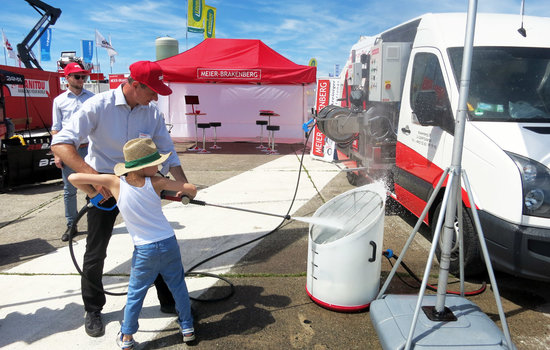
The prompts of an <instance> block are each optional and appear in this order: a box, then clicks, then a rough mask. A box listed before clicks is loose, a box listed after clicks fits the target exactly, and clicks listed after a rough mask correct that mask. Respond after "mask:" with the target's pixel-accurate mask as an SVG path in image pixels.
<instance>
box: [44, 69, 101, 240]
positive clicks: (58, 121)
mask: <svg viewBox="0 0 550 350" xmlns="http://www.w3.org/2000/svg"><path fill="white" fill-rule="evenodd" d="M63 73H64V74H65V79H67V91H65V92H64V93H62V94H61V95H59V96H57V97H56V98H55V99H54V100H53V109H52V130H51V133H52V135H55V134H57V133H58V132H59V131H61V130H62V129H63V128H64V127H65V126H66V125H67V124H68V123H69V120H70V119H71V116H72V115H73V114H74V113H76V111H78V110H79V109H80V106H82V103H84V101H86V100H87V99H89V98H90V97H92V96H93V95H94V94H93V93H92V92H91V91H88V90H86V89H84V82H85V81H86V79H87V78H88V74H89V72H88V71H87V70H85V69H84V68H82V67H81V66H80V65H79V64H78V63H76V62H71V63H69V64H68V65H67V66H65V69H64V70H63ZM78 154H79V155H80V156H81V157H82V158H84V157H85V156H86V154H88V142H87V141H85V142H83V143H82V144H80V146H79V148H78ZM55 166H57V167H58V168H60V169H61V174H62V176H63V201H64V204H65V218H66V219H67V229H66V230H65V233H63V236H61V240H62V241H64V242H66V241H68V240H69V233H71V232H70V231H71V230H72V234H73V236H74V235H76V233H77V231H78V230H77V227H76V225H75V226H74V227H73V223H74V221H75V219H76V216H77V214H78V210H77V207H76V187H74V186H73V185H72V184H71V183H70V182H69V180H67V178H68V177H69V175H71V174H72V173H74V171H73V170H72V169H71V168H69V167H68V166H67V165H65V164H63V162H62V161H61V158H59V157H58V156H55Z"/></svg>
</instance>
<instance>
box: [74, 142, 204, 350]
mask: <svg viewBox="0 0 550 350" xmlns="http://www.w3.org/2000/svg"><path fill="white" fill-rule="evenodd" d="M123 153H124V160H125V162H124V163H118V164H117V165H116V166H115V168H114V172H115V175H112V174H83V173H75V174H71V175H70V176H69V181H70V182H71V183H72V184H73V185H74V186H75V187H77V188H79V189H81V190H82V191H84V192H85V193H86V194H87V195H88V197H90V198H93V197H95V196H97V195H98V194H99V192H98V191H97V189H96V188H101V187H105V188H107V189H108V190H109V191H110V192H111V193H112V195H113V197H114V198H115V199H116V201H117V206H118V209H119V210H120V213H121V214H122V217H123V218H124V221H125V223H126V227H127V228H128V231H129V232H130V236H132V240H133V242H134V253H133V257H132V270H131V273H130V282H129V285H128V299H127V302H126V308H125V310H124V320H123V322H122V327H121V330H120V332H119V334H118V335H117V344H118V345H119V346H120V348H121V349H133V348H134V344H135V342H134V339H133V334H134V333H136V332H137V330H138V318H139V313H140V312H141V308H142V306H143V300H144V299H145V294H146V293H147V290H148V289H149V286H150V285H151V284H152V283H153V281H154V280H155V278H156V277H157V276H158V274H159V273H160V274H161V275H162V277H163V278H164V280H165V281H166V283H167V285H168V287H169V288H170V291H171V292H172V294H173V295H174V299H175V301H176V310H177V312H178V322H179V324H180V326H181V329H182V334H183V341H184V342H190V341H193V340H195V331H194V328H193V317H192V316H191V306H190V301H189V294H188V291H187V286H186V284H185V276H184V270H183V265H182V262H181V255H180V250H179V246H178V243H177V241H176V236H175V234H174V230H173V229H172V227H171V226H170V224H169V223H168V220H167V219H166V217H165V216H164V214H163V212H162V207H161V201H160V192H161V191H162V190H169V191H176V192H177V195H178V196H182V195H185V196H188V197H189V198H194V197H195V196H196V194H197V188H196V187H195V186H194V185H192V184H190V183H185V182H180V181H174V180H171V179H168V178H165V177H161V176H155V174H156V173H157V170H158V166H159V164H161V163H163V162H164V161H165V160H166V159H167V158H168V156H169V155H170V153H168V154H162V155H161V154H159V152H158V151H157V147H156V146H155V144H154V143H153V141H152V140H151V139H149V138H141V139H133V140H130V141H128V142H127V143H126V144H125V145H124V148H123Z"/></svg>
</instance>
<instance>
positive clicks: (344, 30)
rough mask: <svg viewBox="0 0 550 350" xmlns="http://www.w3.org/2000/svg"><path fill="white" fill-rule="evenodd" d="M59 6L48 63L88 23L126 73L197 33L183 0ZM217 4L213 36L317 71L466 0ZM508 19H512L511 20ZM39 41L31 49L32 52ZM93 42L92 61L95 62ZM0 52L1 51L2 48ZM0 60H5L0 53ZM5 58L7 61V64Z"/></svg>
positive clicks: (187, 43)
mask: <svg viewBox="0 0 550 350" xmlns="http://www.w3.org/2000/svg"><path fill="white" fill-rule="evenodd" d="M43 1H44V2H45V3H47V4H48V5H50V6H53V7H58V8H60V9H61V10H62V13H61V16H60V17H59V19H58V21H57V23H56V24H55V25H53V26H51V28H52V32H53V33H52V44H51V56H52V61H50V62H42V63H41V65H42V67H43V68H44V69H45V70H55V69H56V61H57V59H58V58H59V56H60V54H61V51H76V52H77V55H78V56H81V55H82V48H81V40H94V33H95V29H97V30H98V31H99V32H100V33H101V34H103V36H105V37H106V38H108V37H109V35H110V36H111V41H112V45H113V47H114V48H115V49H116V50H117V52H118V56H116V63H115V64H114V66H113V68H112V72H113V73H126V72H127V71H128V66H129V65H130V64H131V63H133V62H135V61H139V60H155V39H156V38H157V37H162V36H170V37H173V38H175V39H177V40H178V41H179V51H180V52H183V51H185V50H186V49H189V48H192V47H193V46H195V45H197V44H198V43H200V42H201V41H202V39H203V36H202V34H194V33H188V35H187V38H186V13H187V0H131V1H130V0H110V1H106V0H93V1H91V0H72V1H60V0H43ZM206 4H207V5H210V6H213V7H216V8H217V22H216V37H217V38H241V39H260V40H262V41H263V42H264V43H266V44H267V45H268V46H270V47H271V48H273V49H274V50H276V51H277V52H279V53H280V54H282V55H283V56H285V57H287V58H288V59H290V60H292V61H293V62H295V63H298V64H308V62H309V60H310V58H312V57H315V58H316V59H317V62H318V75H319V76H327V75H328V74H329V73H331V72H333V71H334V65H335V64H338V65H340V67H342V66H343V65H344V64H345V62H346V59H347V57H348V54H349V50H350V48H351V46H352V45H353V44H354V43H355V42H357V40H358V39H359V37H360V36H361V35H369V36H372V35H375V34H377V33H379V32H381V31H382V30H385V29H387V28H391V27H393V26H395V25H397V24H399V23H401V22H403V21H406V20H408V19H411V18H414V17H416V16H419V15H421V14H423V13H427V12H466V11H467V8H468V1H467V0H458V1H457V0H362V1H356V0H347V1H346V0H343V1H337V0H332V1H328V0H302V1H300V0H294V1H290V0H280V1H272V0H238V1H236V0H234V1H229V0H206ZM520 5H521V0H479V1H478V11H479V12H499V13H512V14H518V21H517V22H518V23H517V25H518V28H519V24H520V16H519V12H520ZM525 14H526V15H537V16H549V17H550V6H548V0H526V4H525ZM40 17H41V16H40V15H39V14H38V12H36V11H35V10H34V9H33V8H32V7H31V6H30V5H29V4H28V3H27V2H26V1H24V0H2V16H1V20H0V28H2V29H3V30H4V33H5V34H6V37H7V38H8V40H9V41H10V43H11V45H12V46H13V47H14V48H15V46H16V44H17V43H20V42H21V41H22V40H23V39H24V38H25V36H26V35H27V34H28V33H29V32H30V30H31V29H32V28H33V27H34V25H35V24H36V23H37V22H38V20H39V19H40ZM512 25H514V24H512ZM39 46H40V44H39V42H38V43H37V44H36V45H35V47H34V52H35V53H37V57H39V52H40V49H39ZM97 52H98V56H99V63H100V66H101V71H102V72H103V73H106V74H108V73H110V71H111V68H110V67H109V61H108V56H107V51H106V50H105V49H103V48H98V51H97ZM95 54H96V53H95V50H94V58H93V62H94V63H95V62H96V57H95ZM1 56H4V54H3V53H2V54H1ZM0 64H5V61H4V57H0ZM13 64H14V63H13V60H10V59H9V58H8V65H13Z"/></svg>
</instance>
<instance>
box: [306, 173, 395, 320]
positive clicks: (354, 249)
mask: <svg viewBox="0 0 550 350" xmlns="http://www.w3.org/2000/svg"><path fill="white" fill-rule="evenodd" d="M385 193H386V191H385V189H384V187H383V185H382V184H370V185H367V186H363V187H359V188H356V189H353V190H351V191H348V192H345V193H342V194H340V195H338V196H336V197H335V198H333V199H331V200H330V201H328V202H327V203H325V204H324V205H322V206H321V207H320V208H319V209H317V211H316V212H315V214H314V215H313V218H315V217H320V218H322V221H326V220H327V219H329V220H330V221H333V222H335V223H341V224H342V228H341V229H339V228H334V227H330V226H321V225H316V224H310V227H309V242H308V248H309V249H308V265H307V283H306V292H307V294H308V295H309V297H310V298H311V299H312V300H313V301H314V302H316V303H317V304H319V305H321V306H323V307H326V308H328V309H332V310H337V311H350V312H351V311H358V310H362V309H364V308H366V307H368V306H369V304H370V302H371V301H372V300H374V298H375V297H376V295H377V294H378V291H379V288H380V270H381V260H382V243H383V238H384V207H385V199H386V194H385ZM313 221H315V220H314V219H313ZM320 222H321V220H320Z"/></svg>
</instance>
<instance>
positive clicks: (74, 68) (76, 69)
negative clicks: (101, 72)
mask: <svg viewBox="0 0 550 350" xmlns="http://www.w3.org/2000/svg"><path fill="white" fill-rule="evenodd" d="M75 73H81V74H86V75H88V74H90V72H88V71H87V70H85V69H84V68H82V67H81V66H80V65H79V64H78V63H76V62H71V63H69V64H68V65H66V66H65V69H63V74H65V76H66V77H67V76H69V74H75Z"/></svg>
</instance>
